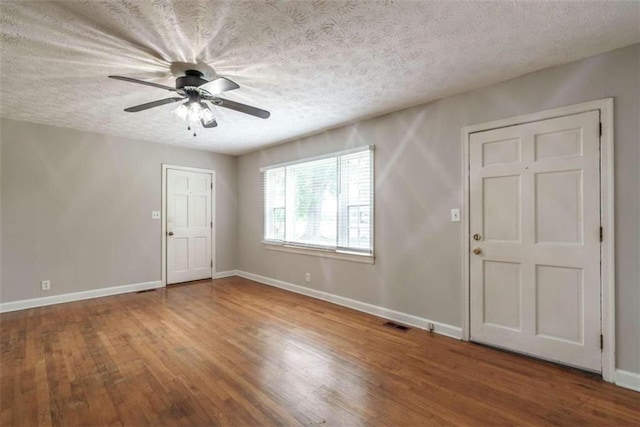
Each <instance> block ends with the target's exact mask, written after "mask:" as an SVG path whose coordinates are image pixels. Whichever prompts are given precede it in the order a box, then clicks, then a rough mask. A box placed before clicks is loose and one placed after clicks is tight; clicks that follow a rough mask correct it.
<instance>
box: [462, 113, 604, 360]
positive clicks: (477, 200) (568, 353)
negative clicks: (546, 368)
mask: <svg viewBox="0 0 640 427" xmlns="http://www.w3.org/2000/svg"><path fill="white" fill-rule="evenodd" d="M599 124H600V116H599V112H598V111H590V112H586V113H582V114H575V115H571V116H565V117H559V118H554V119H549V120H542V121H538V122H533V123H528V124H523V125H519V126H510V127H505V128H500V129H495V130H490V131H485V132H478V133H474V134H471V136H470V142H469V144H470V145H469V161H470V165H469V167H470V170H469V172H470V182H469V185H470V218H469V221H470V233H471V239H470V242H471V243H470V244H471V247H470V248H469V249H470V251H471V254H470V338H471V339H472V340H473V341H478V342H482V343H486V344H490V345H494V346H498V347H503V348H506V349H510V350H514V351H518V352H522V353H526V354H529V355H533V356H537V357H540V358H544V359H548V360H553V361H557V362H561V363H564V364H567V365H571V366H575V367H580V368H584V369H588V370H591V371H597V372H600V371H601V370H602V353H601V348H600V346H601V344H600V339H601V321H600V189H599V183H600V179H599V162H600V154H599V145H600V143H599V141H600V138H599Z"/></svg>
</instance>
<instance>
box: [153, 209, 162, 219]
mask: <svg viewBox="0 0 640 427" xmlns="http://www.w3.org/2000/svg"><path fill="white" fill-rule="evenodd" d="M151 218H153V219H160V211H151Z"/></svg>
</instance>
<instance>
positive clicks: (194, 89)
mask: <svg viewBox="0 0 640 427" xmlns="http://www.w3.org/2000/svg"><path fill="white" fill-rule="evenodd" d="M109 77H110V78H112V79H116V80H122V81H125V82H130V83H137V84H142V85H145V86H152V87H157V88H160V89H165V90H168V91H171V92H176V93H177V94H178V95H180V96H179V97H173V98H166V99H160V100H157V101H152V102H148V103H146V104H141V105H136V106H134V107H129V108H125V110H124V111H126V112H128V113H136V112H138V111H143V110H147V109H149V108H154V107H159V106H161V105H165V104H171V103H174V102H179V101H183V100H186V102H185V103H184V104H181V105H180V106H179V107H178V108H176V109H175V110H173V112H174V113H175V114H176V115H177V116H178V117H180V118H181V119H182V120H183V121H185V122H187V123H188V125H187V129H188V130H191V127H192V126H193V127H195V125H196V124H197V123H198V122H199V123H200V124H201V125H202V127H203V128H207V129H209V128H213V127H216V126H217V125H218V124H217V122H216V120H215V117H214V115H213V112H212V111H211V108H210V107H209V105H208V104H207V102H209V103H211V104H212V105H215V106H216V107H222V108H228V109H230V110H235V111H238V112H240V113H245V114H249V115H251V116H254V117H259V118H261V119H266V118H268V117H269V116H270V115H271V114H270V113H269V112H268V111H266V110H262V109H260V108H256V107H252V106H250V105H246V104H242V103H239V102H235V101H230V100H228V99H223V98H219V97H218V96H217V95H218V94H220V93H223V92H227V91H230V90H234V89H238V88H239V87H240V86H238V84H237V83H235V82H233V81H231V80H229V79H227V78H225V77H220V76H218V77H216V78H215V79H213V80H210V81H208V80H205V79H204V78H203V77H204V75H203V74H202V73H201V72H200V71H198V70H186V71H185V75H184V76H181V77H178V78H177V79H176V87H175V88H172V87H170V86H164V85H160V84H157V83H152V82H148V81H144V80H138V79H134V78H131V77H123V76H109ZM205 101H207V102H205ZM193 136H196V133H195V131H194V133H193Z"/></svg>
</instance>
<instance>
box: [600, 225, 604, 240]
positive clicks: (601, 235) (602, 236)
mask: <svg viewBox="0 0 640 427" xmlns="http://www.w3.org/2000/svg"><path fill="white" fill-rule="evenodd" d="M603 240H604V230H603V229H602V227H600V241H601V242H602V241H603Z"/></svg>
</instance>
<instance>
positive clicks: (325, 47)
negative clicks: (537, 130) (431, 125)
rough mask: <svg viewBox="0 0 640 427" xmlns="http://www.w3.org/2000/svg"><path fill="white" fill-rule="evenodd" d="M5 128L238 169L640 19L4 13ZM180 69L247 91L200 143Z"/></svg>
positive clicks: (569, 11)
mask: <svg viewBox="0 0 640 427" xmlns="http://www.w3.org/2000/svg"><path fill="white" fill-rule="evenodd" d="M0 3H1V6H0V29H1V34H0V37H1V38H0V55H1V67H2V68H1V73H0V76H1V79H0V96H1V98H0V101H1V102H0V116H3V117H8V118H13V119H17V120H24V121H29V122H36V123H44V124H51V125H56V126H63V127H69V128H75V129H81V130H88V131H94V132H99V133H105V134H110V135H116V136H123V137H129V138H135V139H142V140H148V141H154V142H161V143H168V144H177V145H184V146H190V147H197V148H201V149H206V150H211V151H216V152H221V153H228V154H241V153H245V152H248V151H252V150H255V149H258V148H260V147H264V146H267V145H271V144H274V143H278V142H283V141H287V140H291V139H295V138H298V137H300V136H303V135H308V134H312V133H316V132H319V131H321V130H326V129H329V128H333V127H337V126H340V125H343V124H345V123H349V122H353V121H356V120H359V119H362V118H366V117H373V116H376V115H380V114H384V113H387V112H391V111H395V110H398V109H402V108H405V107H408V106H412V105H416V104H420V103H424V102H428V101H431V100H434V99H437V98H441V97H443V96H447V95H452V94H455V93H460V92H463V91H467V90H470V89H473V88H476V87H480V86H485V85H488V84H491V83H495V82H499V81H503V80H506V79H509V78H512V77H515V76H518V75H522V74H525V73H528V72H531V71H534V70H538V69H542V68H546V67H549V66H552V65H557V64H561V63H566V62H570V61H573V60H577V59H580V58H584V57H587V56H591V55H594V54H598V53H601V52H605V51H609V50H613V49H616V48H619V47H623V46H627V45H630V44H634V43H637V42H639V41H640V3H638V2H636V1H626V2H621V1H604V2H599V1H596V2H584V1H572V2H567V1H563V2H536V1H529V2H512V1H489V2H487V1H483V2H480V1H405V0H386V1H359V0H358V1H356V0H350V1H330V0H310V1H276V0H266V1H258V0H249V1H240V0H226V1H172V0H153V1H151V0H149V1H136V0H118V1H116V0H108V1H94V0H90V1H69V2H62V1H54V2H43V1H19V2H16V1H6V0H0ZM173 62H192V63H203V64H205V66H208V67H213V68H214V69H215V70H216V72H217V73H218V74H219V75H223V76H225V77H228V78H230V79H232V80H234V81H235V82H237V83H238V84H239V85H240V89H237V90H235V91H233V92H228V93H227V94H226V95H227V97H228V98H229V99H232V100H235V101H240V102H244V103H248V104H251V105H255V106H257V107H260V108H264V109H267V110H269V111H271V117H270V118H269V119H267V120H261V119H257V118H253V117H250V116H246V115H243V114H240V113H237V112H235V111H231V110H223V109H219V108H218V109H216V111H215V114H216V117H217V118H218V123H219V125H218V127H217V128H214V129H200V130H199V132H198V136H197V137H196V138H194V137H193V136H192V135H191V133H190V132H188V131H187V130H186V128H185V126H184V125H183V123H182V122H181V121H180V120H179V119H178V118H177V117H176V116H175V115H174V114H172V113H171V111H172V110H173V109H174V108H175V107H176V104H174V105H165V106H162V107H158V108H155V109H151V110H147V111H144V112H139V113H125V112H124V111H123V109H124V108H126V107H130V106H133V105H137V104H141V103H145V102H149V101H153V100H156V99H161V98H166V97H170V96H173V93H172V92H167V91H164V90H162V89H156V88H152V87H148V86H142V85H135V84H131V83H125V82H122V81H117V80H112V79H108V78H107V75H109V74H118V75H124V76H129V77H136V78H141V79H146V80H149V81H153V82H157V83H161V84H166V85H170V86H173V84H174V78H175V76H173V75H172V73H171V64H172V63H173Z"/></svg>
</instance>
